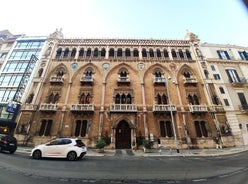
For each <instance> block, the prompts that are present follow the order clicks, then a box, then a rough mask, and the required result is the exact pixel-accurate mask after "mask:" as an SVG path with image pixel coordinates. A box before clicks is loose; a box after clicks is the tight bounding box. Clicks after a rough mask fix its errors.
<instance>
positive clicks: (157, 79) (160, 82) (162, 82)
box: [153, 77, 166, 85]
mask: <svg viewBox="0 0 248 184" xmlns="http://www.w3.org/2000/svg"><path fill="white" fill-rule="evenodd" d="M165 82H166V80H165V78H163V77H155V78H154V80H153V84H154V85H165Z"/></svg>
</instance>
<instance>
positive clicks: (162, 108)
mask: <svg viewBox="0 0 248 184" xmlns="http://www.w3.org/2000/svg"><path fill="white" fill-rule="evenodd" d="M152 111H153V112H154V113H165V112H166V113H167V112H171V111H172V112H176V111H177V107H176V105H169V104H166V105H153V107H152Z"/></svg>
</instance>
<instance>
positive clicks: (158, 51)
mask: <svg viewBox="0 0 248 184" xmlns="http://www.w3.org/2000/svg"><path fill="white" fill-rule="evenodd" d="M157 57H161V51H160V50H159V49H157Z"/></svg>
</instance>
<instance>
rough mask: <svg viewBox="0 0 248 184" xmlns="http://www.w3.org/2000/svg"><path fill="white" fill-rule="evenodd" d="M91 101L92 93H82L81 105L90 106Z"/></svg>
mask: <svg viewBox="0 0 248 184" xmlns="http://www.w3.org/2000/svg"><path fill="white" fill-rule="evenodd" d="M91 99H92V97H91V94H90V93H82V94H81V96H80V98H79V104H90V103H91Z"/></svg>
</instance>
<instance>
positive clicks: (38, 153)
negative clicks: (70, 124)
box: [31, 138, 87, 161]
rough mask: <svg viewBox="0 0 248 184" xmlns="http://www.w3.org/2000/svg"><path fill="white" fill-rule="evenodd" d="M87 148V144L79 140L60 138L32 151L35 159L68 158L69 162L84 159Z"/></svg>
mask: <svg viewBox="0 0 248 184" xmlns="http://www.w3.org/2000/svg"><path fill="white" fill-rule="evenodd" d="M86 152H87V148H86V146H85V144H84V143H83V142H82V141H81V140H78V139H71V138H58V139H54V140H52V141H50V142H48V143H46V144H41V145H38V146H36V147H35V148H33V149H32V152H31V156H32V157H33V158H34V159H40V158H42V157H52V158H67V159H68V160H70V161H72V160H76V159H78V158H80V159H81V158H83V156H84V155H85V154H86Z"/></svg>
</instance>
